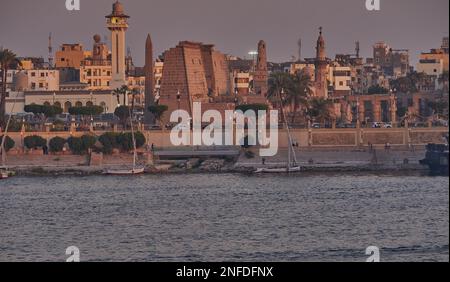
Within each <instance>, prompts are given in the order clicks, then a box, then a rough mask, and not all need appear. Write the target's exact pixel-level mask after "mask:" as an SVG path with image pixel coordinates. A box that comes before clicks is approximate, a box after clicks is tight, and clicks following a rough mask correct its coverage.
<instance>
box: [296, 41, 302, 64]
mask: <svg viewBox="0 0 450 282" xmlns="http://www.w3.org/2000/svg"><path fill="white" fill-rule="evenodd" d="M297 45H298V61H299V62H300V61H301V60H302V39H301V38H300V39H299V40H298V42H297Z"/></svg>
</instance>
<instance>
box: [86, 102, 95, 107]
mask: <svg viewBox="0 0 450 282" xmlns="http://www.w3.org/2000/svg"><path fill="white" fill-rule="evenodd" d="M93 105H94V103H92V102H91V101H89V102H86V107H92V106H93Z"/></svg>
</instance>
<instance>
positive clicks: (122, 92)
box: [113, 85, 129, 106]
mask: <svg viewBox="0 0 450 282" xmlns="http://www.w3.org/2000/svg"><path fill="white" fill-rule="evenodd" d="M128 90H129V89H128V86H126V85H122V86H121V87H119V88H116V89H114V91H113V95H116V97H117V105H120V95H123V106H126V103H127V93H128Z"/></svg>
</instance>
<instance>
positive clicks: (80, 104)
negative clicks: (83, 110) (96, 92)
mask: <svg viewBox="0 0 450 282" xmlns="http://www.w3.org/2000/svg"><path fill="white" fill-rule="evenodd" d="M75 107H83V103H81V102H80V101H78V102H76V103H75Z"/></svg>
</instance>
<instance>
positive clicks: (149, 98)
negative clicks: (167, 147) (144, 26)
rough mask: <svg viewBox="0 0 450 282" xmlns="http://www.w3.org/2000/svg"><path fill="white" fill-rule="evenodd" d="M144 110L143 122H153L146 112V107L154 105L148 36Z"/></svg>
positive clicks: (151, 49)
mask: <svg viewBox="0 0 450 282" xmlns="http://www.w3.org/2000/svg"><path fill="white" fill-rule="evenodd" d="M144 68H145V109H144V113H145V115H144V121H145V123H146V124H153V123H154V122H155V120H154V118H153V115H152V114H151V113H150V112H149V111H148V107H149V106H151V105H153V104H154V103H155V97H154V95H153V94H154V93H153V90H154V86H153V84H154V73H153V43H152V38H151V37H150V34H149V35H148V36H147V40H146V42H145V67H144Z"/></svg>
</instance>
